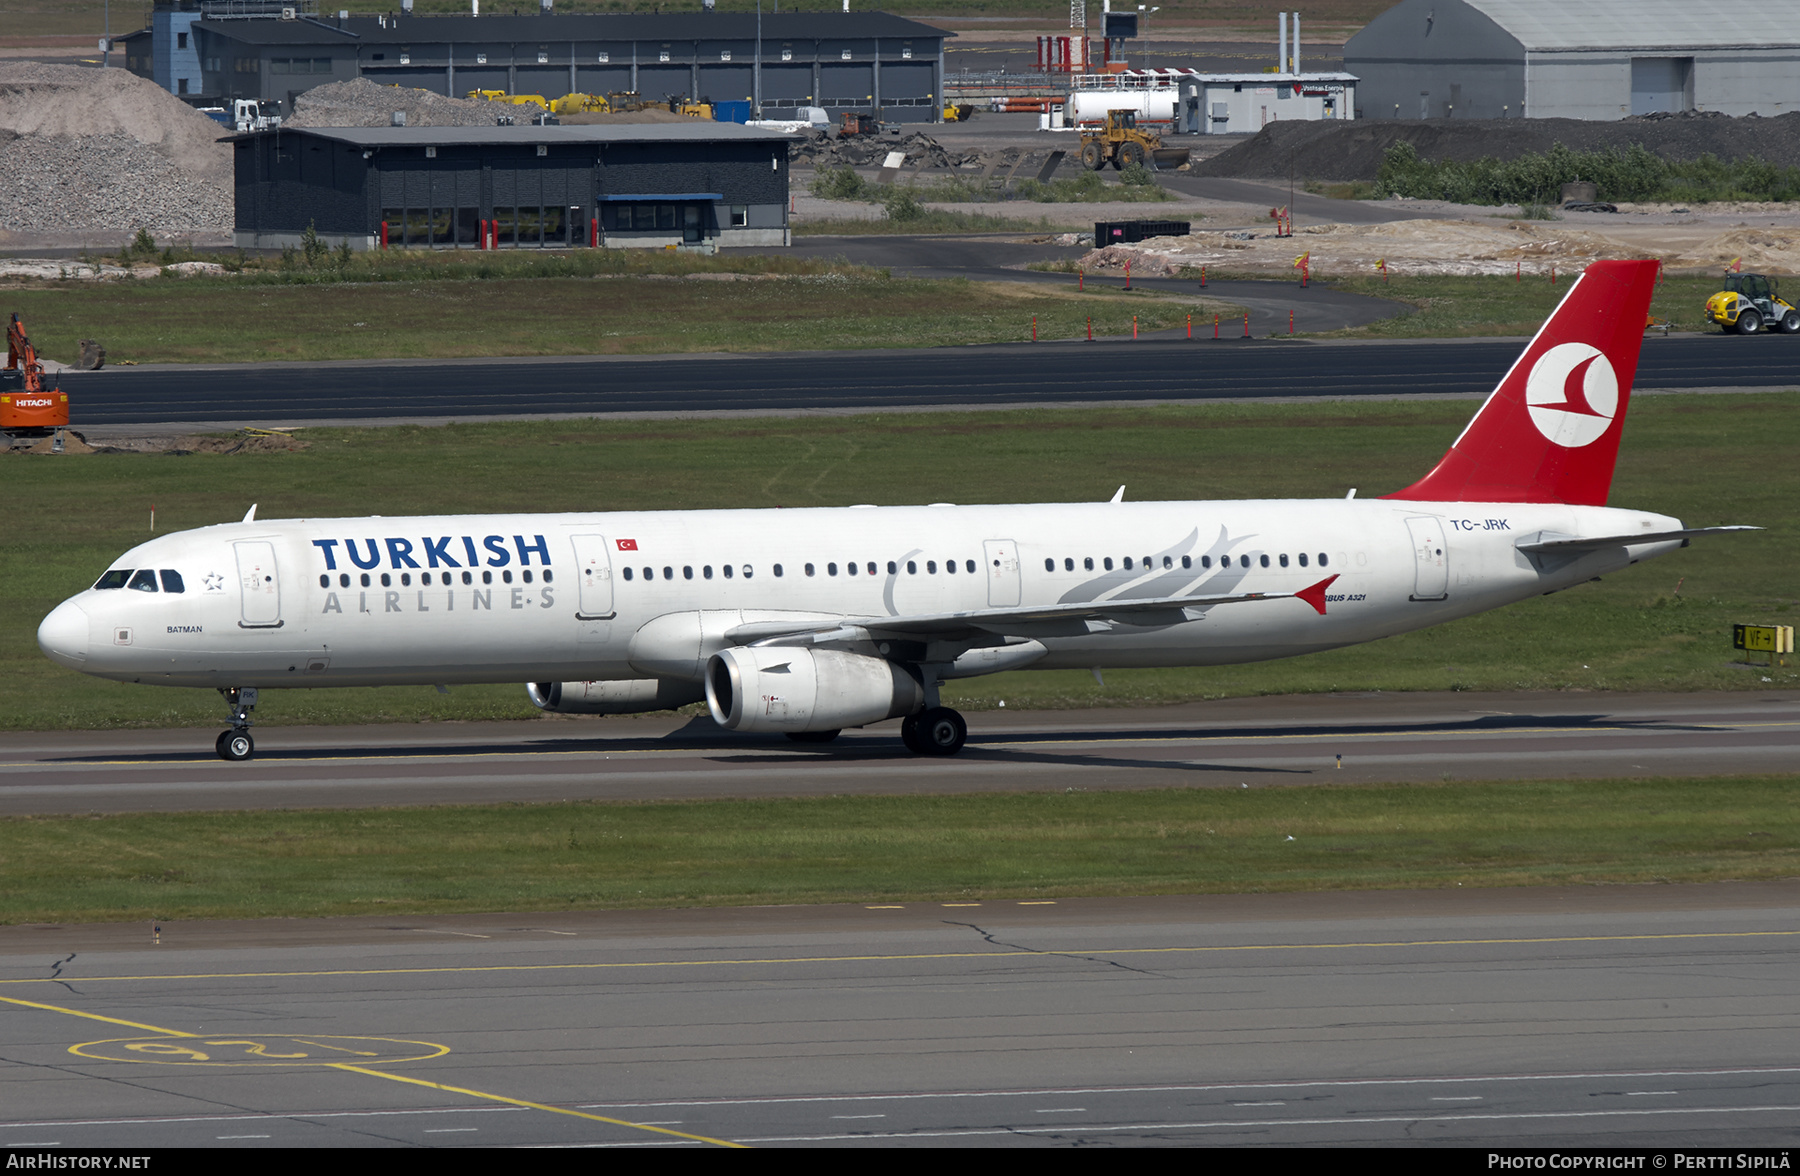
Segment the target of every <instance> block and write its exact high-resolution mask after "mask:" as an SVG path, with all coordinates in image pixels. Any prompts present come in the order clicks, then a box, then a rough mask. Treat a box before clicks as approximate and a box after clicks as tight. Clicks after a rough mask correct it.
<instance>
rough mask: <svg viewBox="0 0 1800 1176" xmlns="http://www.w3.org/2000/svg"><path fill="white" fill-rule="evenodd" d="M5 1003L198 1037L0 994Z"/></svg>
mask: <svg viewBox="0 0 1800 1176" xmlns="http://www.w3.org/2000/svg"><path fill="white" fill-rule="evenodd" d="M0 1000H3V1001H5V1002H6V1003H7V1004H16V1005H24V1006H25V1007H26V1008H28V1009H43V1010H45V1011H46V1012H51V1013H66V1014H68V1015H69V1016H71V1017H86V1018H87V1019H88V1020H90V1021H105V1022H106V1023H107V1024H108V1025H123V1026H125V1027H126V1028H127V1029H144V1030H148V1031H149V1032H151V1033H154V1034H156V1035H157V1036H159V1037H198V1036H199V1034H197V1033H183V1032H182V1031H181V1030H179V1029H164V1028H163V1027H162V1026H161V1025H146V1024H144V1023H143V1022H142V1021H122V1020H120V1019H119V1018H118V1017H103V1016H101V1015H100V1014H99V1013H84V1012H82V1011H81V1010H80V1009H65V1008H64V1007H62V1006H61V1005H53V1004H39V1003H38V1002H37V1001H35V1000H19V999H18V998H17V997H11V996H0Z"/></svg>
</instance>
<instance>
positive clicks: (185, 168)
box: [0, 62, 232, 236]
mask: <svg viewBox="0 0 1800 1176" xmlns="http://www.w3.org/2000/svg"><path fill="white" fill-rule="evenodd" d="M224 133H225V128H223V127H222V126H220V125H219V124H218V123H216V122H214V121H213V120H212V119H210V118H207V117H206V116H205V115H203V114H198V113H196V112H195V111H194V110H193V109H191V108H190V107H189V106H188V105H187V104H186V103H184V102H182V101H181V100H180V99H178V98H176V97H175V96H174V95H172V94H170V93H168V92H167V91H165V90H163V89H162V88H161V87H159V86H157V85H156V84H155V83H154V82H150V81H148V80H146V79H144V78H140V77H137V76H135V75H133V74H130V73H127V72H126V71H125V70H122V69H105V70H102V69H92V68H83V67H80V66H67V65H41V64H39V63H37V62H4V63H0V229H7V230H12V231H16V232H26V233H45V232H49V233H55V232H69V231H83V230H88V231H91V230H94V229H106V230H118V231H121V232H125V233H127V234H129V233H131V232H135V231H136V230H137V229H139V228H146V229H149V230H150V231H151V232H152V233H153V234H155V235H157V236H171V235H180V234H186V233H194V232H208V231H218V230H221V229H229V228H230V227H231V223H232V185H231V148H230V147H229V146H227V145H225V144H222V143H219V142H218V141H217V140H218V139H219V137H220V136H221V135H223V134H224Z"/></svg>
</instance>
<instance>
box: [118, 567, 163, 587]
mask: <svg viewBox="0 0 1800 1176" xmlns="http://www.w3.org/2000/svg"><path fill="white" fill-rule="evenodd" d="M125 587H127V588H135V589H136V590H137V591H139V592H155V591H156V573H155V572H153V571H151V570H150V569H149V568H145V569H143V570H142V571H140V572H139V573H138V574H137V575H135V576H133V577H131V583H129V584H127V585H125Z"/></svg>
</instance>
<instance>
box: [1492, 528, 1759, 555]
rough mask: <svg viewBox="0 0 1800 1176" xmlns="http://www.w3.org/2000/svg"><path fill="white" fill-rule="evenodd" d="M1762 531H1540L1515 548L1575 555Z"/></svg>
mask: <svg viewBox="0 0 1800 1176" xmlns="http://www.w3.org/2000/svg"><path fill="white" fill-rule="evenodd" d="M1760 530H1762V528H1761V527H1687V528H1685V529H1683V530H1680V531H1653V532H1649V533H1645V534H1637V535H1601V536H1599V537H1597V538H1577V537H1576V536H1573V535H1559V534H1557V533H1556V532H1554V531H1539V532H1538V533H1537V534H1535V535H1532V536H1529V537H1528V538H1526V539H1524V540H1523V541H1521V542H1519V543H1516V544H1514V546H1515V547H1517V548H1518V549H1519V550H1520V551H1525V552H1533V553H1536V552H1544V553H1557V552H1567V553H1569V554H1571V555H1574V554H1578V553H1580V552H1584V551H1599V550H1600V549H1602V548H1605V547H1628V546H1632V545H1634V544H1638V543H1666V542H1668V541H1669V540H1671V539H1681V540H1684V541H1685V540H1688V539H1692V538H1694V537H1695V536H1696V535H1724V534H1729V533H1732V532H1736V531H1760ZM1682 546H1683V547H1685V546H1687V544H1686V542H1683V543H1682Z"/></svg>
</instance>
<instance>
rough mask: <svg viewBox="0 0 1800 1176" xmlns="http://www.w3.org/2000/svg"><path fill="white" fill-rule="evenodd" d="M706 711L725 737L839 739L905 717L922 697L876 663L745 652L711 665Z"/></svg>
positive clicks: (842, 656)
mask: <svg viewBox="0 0 1800 1176" xmlns="http://www.w3.org/2000/svg"><path fill="white" fill-rule="evenodd" d="M706 703H707V705H708V706H709V707H711V708H712V716H713V718H714V720H716V721H717V722H718V724H719V726H721V727H724V728H725V729H726V730H728V731H790V732H792V731H837V730H841V729H842V728H844V727H861V726H863V725H864V724H867V723H878V722H880V721H881V720H882V719H892V718H897V717H899V716H901V715H910V714H912V713H913V712H915V711H917V710H918V709H919V708H921V707H923V706H924V705H925V689H924V687H923V686H921V685H920V684H919V681H918V679H916V678H914V677H913V676H912V675H911V674H909V673H908V672H907V671H906V670H904V669H902V668H901V667H900V666H898V665H895V664H894V663H893V662H889V661H884V660H882V659H881V658H878V657H866V656H864V655H862V654H858V653H840V652H838V651H836V650H830V649H797V648H793V647H790V646H782V645H770V646H744V647H737V648H732V649H726V650H722V651H720V652H718V653H715V654H713V656H712V657H711V658H710V659H708V661H707V663H706Z"/></svg>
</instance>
